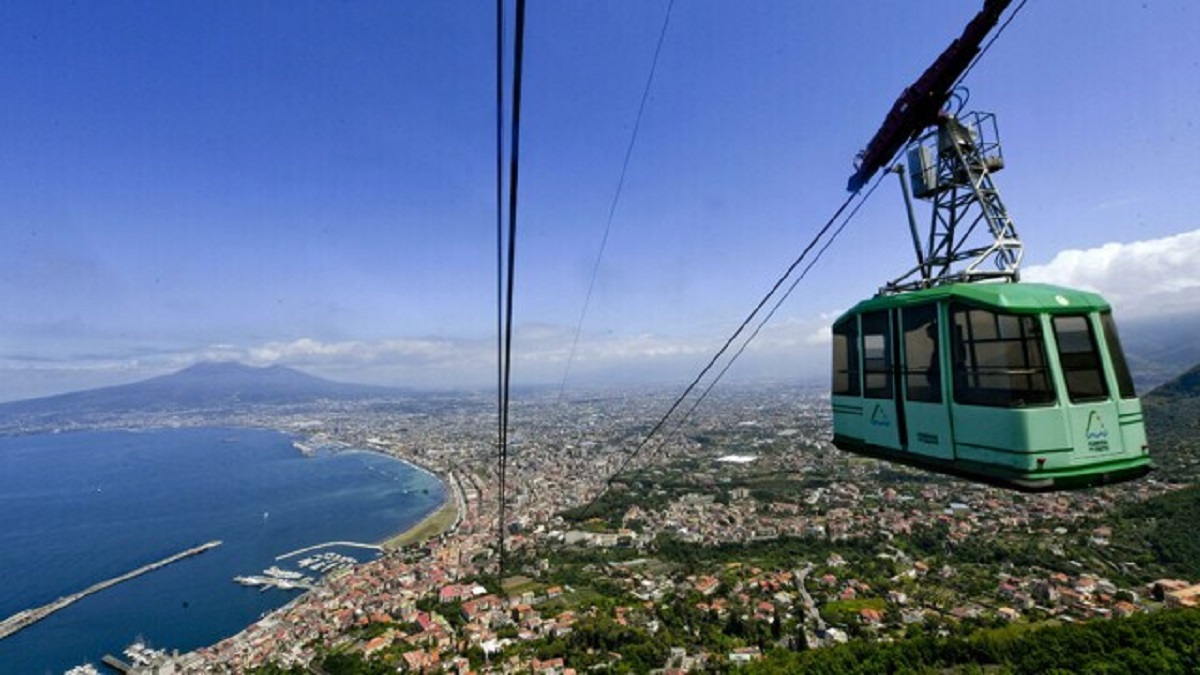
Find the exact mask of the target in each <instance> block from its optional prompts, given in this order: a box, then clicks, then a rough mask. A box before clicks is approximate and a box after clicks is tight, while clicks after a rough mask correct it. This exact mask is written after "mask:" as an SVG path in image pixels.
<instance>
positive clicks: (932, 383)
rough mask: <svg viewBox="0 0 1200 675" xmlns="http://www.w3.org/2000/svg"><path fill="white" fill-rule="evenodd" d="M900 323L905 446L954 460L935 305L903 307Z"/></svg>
mask: <svg viewBox="0 0 1200 675" xmlns="http://www.w3.org/2000/svg"><path fill="white" fill-rule="evenodd" d="M897 314H898V316H899V319H900V321H899V324H900V331H899V332H900V335H901V341H900V343H901V344H900V349H899V352H900V357H901V363H900V373H901V375H902V377H900V378H899V379H900V381H899V382H898V383H897V389H898V390H899V391H898V396H897V399H898V401H902V404H901V405H902V406H903V411H902V418H903V420H904V433H905V438H904V447H905V450H907V451H908V452H910V453H914V454H918V455H923V456H926V457H936V458H938V459H947V460H953V459H954V439H953V437H952V436H953V435H952V430H951V426H950V407H949V405H948V404H947V401H946V392H945V386H944V378H943V373H945V372H947V371H946V368H945V367H944V364H943V363H942V361H943V354H946V353H948V352H949V350H946V349H941V348H940V345H942V344H945V340H946V336H945V335H943V331H942V330H941V325H942V321H941V320H940V316H939V314H940V312H939V306H938V305H936V304H928V305H917V306H914V307H905V308H903V309H900V310H898V311H897Z"/></svg>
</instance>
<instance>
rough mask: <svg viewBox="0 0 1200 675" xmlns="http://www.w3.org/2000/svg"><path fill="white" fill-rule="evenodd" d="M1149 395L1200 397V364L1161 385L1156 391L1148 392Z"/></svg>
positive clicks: (1160, 396)
mask: <svg viewBox="0 0 1200 675" xmlns="http://www.w3.org/2000/svg"><path fill="white" fill-rule="evenodd" d="M1147 396H1148V397H1156V398H1166V397H1171V398H1181V397H1182V398H1198V397H1200V365H1196V366H1194V367H1193V368H1192V369H1191V370H1189V371H1187V372H1185V373H1183V374H1182V375H1180V376H1178V377H1176V378H1175V379H1173V380H1169V381H1167V382H1165V383H1163V384H1161V385H1159V386H1158V387H1156V388H1155V389H1154V391H1152V392H1150V393H1149V394H1147Z"/></svg>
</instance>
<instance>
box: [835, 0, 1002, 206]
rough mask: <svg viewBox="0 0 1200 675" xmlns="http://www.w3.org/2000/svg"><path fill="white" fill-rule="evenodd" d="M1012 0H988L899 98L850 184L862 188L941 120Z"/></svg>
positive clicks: (852, 189)
mask: <svg viewBox="0 0 1200 675" xmlns="http://www.w3.org/2000/svg"><path fill="white" fill-rule="evenodd" d="M1010 1H1011V0H985V2H984V5H983V9H981V10H979V13H978V14H976V15H975V18H973V19H971V21H970V23H968V24H967V26H966V28H964V29H963V32H962V35H960V36H959V37H958V39H956V40H955V41H954V42H951V43H950V46H949V47H946V49H945V51H943V52H942V53H941V55H939V56H938V57H937V60H935V61H934V62H933V65H931V66H929V68H927V69H926V70H925V72H924V73H922V74H921V76H920V77H919V78H917V80H916V82H913V83H912V85H910V86H909V87H908V88H906V89H905V90H904V92H903V93H902V94H900V98H898V99H896V103H895V104H893V105H892V109H891V110H890V111H888V114H887V117H886V118H884V121H883V126H881V127H880V128H879V131H877V132H875V136H874V137H872V138H871V141H870V142H869V143H868V144H867V148H866V149H865V150H863V151H862V153H860V155H859V161H858V162H857V166H856V168H855V172H854V174H853V175H851V176H850V181H849V182H848V183H847V185H846V190H847V191H849V192H858V191H859V190H861V189H862V187H863V186H864V185H866V183H867V181H869V180H871V177H872V176H874V175H875V173H876V172H877V171H879V169H881V168H882V167H883V166H884V165H885V164H887V163H888V162H889V161H891V159H892V157H895V156H896V153H897V152H899V150H900V148H901V146H903V145H904V144H905V143H907V142H908V141H909V140H911V139H913V138H915V137H916V136H917V135H918V134H920V133H921V132H922V131H924V130H925V129H927V128H929V127H931V126H933V125H934V124H935V123H936V122H937V115H938V111H939V110H941V109H942V106H944V105H945V103H946V101H947V100H948V99H949V98H950V93H951V92H952V91H953V89H954V85H955V84H956V83H957V82H958V79H959V77H961V76H962V74H963V73H964V72H966V70H967V68H968V67H970V65H971V61H972V60H973V59H974V58H975V55H976V54H978V53H979V48H980V45H981V44H982V43H983V40H984V38H986V37H987V35H988V33H989V32H991V30H992V28H994V27H995V26H996V24H997V23H998V22H999V20H1000V15H1001V14H1003V13H1004V10H1005V9H1006V8H1007V7H1008V5H1009V3H1010Z"/></svg>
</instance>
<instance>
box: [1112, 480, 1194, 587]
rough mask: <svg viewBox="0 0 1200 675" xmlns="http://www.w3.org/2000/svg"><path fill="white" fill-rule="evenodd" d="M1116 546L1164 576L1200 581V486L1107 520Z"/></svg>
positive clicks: (1133, 507)
mask: <svg viewBox="0 0 1200 675" xmlns="http://www.w3.org/2000/svg"><path fill="white" fill-rule="evenodd" d="M1106 520H1108V522H1110V523H1111V524H1112V526H1113V539H1114V541H1113V544H1114V545H1117V546H1120V547H1121V548H1122V549H1123V550H1126V551H1131V552H1133V553H1135V554H1137V557H1138V558H1139V559H1140V560H1138V562H1140V563H1142V564H1144V565H1149V566H1151V567H1153V568H1155V569H1156V570H1157V572H1158V573H1159V574H1161V575H1170V576H1176V577H1182V578H1185V579H1197V578H1200V536H1196V531H1195V529H1193V528H1195V527H1196V524H1197V523H1200V486H1193V487H1189V488H1184V489H1182V490H1179V491H1177V492H1171V493H1168V494H1165V495H1161V496H1158V497H1155V498H1153V499H1149V500H1146V501H1144V502H1140V503H1137V504H1130V505H1128V506H1125V507H1123V508H1121V509H1119V510H1117V511H1116V512H1115V513H1114V514H1112V515H1111V516H1110V517H1109V518H1107V519H1106Z"/></svg>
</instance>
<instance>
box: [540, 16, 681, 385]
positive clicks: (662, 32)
mask: <svg viewBox="0 0 1200 675" xmlns="http://www.w3.org/2000/svg"><path fill="white" fill-rule="evenodd" d="M674 7H675V0H670V1H669V2H668V3H667V14H666V16H664V17H663V22H662V28H661V29H659V31H658V44H657V45H655V47H654V58H652V59H651V60H650V73H649V74H648V75H647V76H646V86H645V87H643V88H642V100H641V102H640V103H638V110H637V117H636V118H634V122H633V131H632V132H631V133H630V134H629V144H628V145H627V146H626V147H625V159H624V161H622V162H621V174H620V177H619V178H618V179H617V189H616V192H614V193H613V198H612V202H611V203H610V204H609V206H608V218H607V219H606V220H605V222H604V236H603V237H601V238H600V250H599V251H598V252H597V253H596V261H595V262H594V263H593V264H592V276H591V280H589V281H588V289H587V295H586V296H584V299H583V310H581V311H580V312H579V321H578V322H577V323H576V325H575V337H574V338H572V340H571V352H570V354H568V356H567V365H566V367H565V368H564V369H563V376H562V383H561V384H560V385H559V387H558V400H560V401H561V400H562V398H563V393H564V392H565V391H566V389H567V377H568V376H569V375H570V374H571V364H572V363H574V361H575V352H576V350H577V349H578V347H579V334H580V333H581V332H582V331H583V321H584V319H585V318H586V317H587V312H588V307H589V306H590V305H591V303H592V292H593V291H594V290H595V288H596V276H597V273H598V272H599V271H600V261H601V260H602V259H603V258H604V250H605V248H607V246H608V234H609V232H610V231H611V230H612V222H613V216H614V215H616V213H617V204H618V203H620V201H621V191H622V189H624V187H625V173H626V172H627V171H628V170H629V158H630V157H632V156H633V147H634V146H635V145H636V144H637V137H638V130H639V129H641V127H642V114H643V113H644V112H645V111H646V100H647V99H648V98H649V97H650V87H651V85H653V84H654V72H655V71H656V70H657V69H658V57H659V54H661V53H662V47H663V42H664V41H665V40H666V37H667V26H668V25H670V23H671V9H672V8H674Z"/></svg>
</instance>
